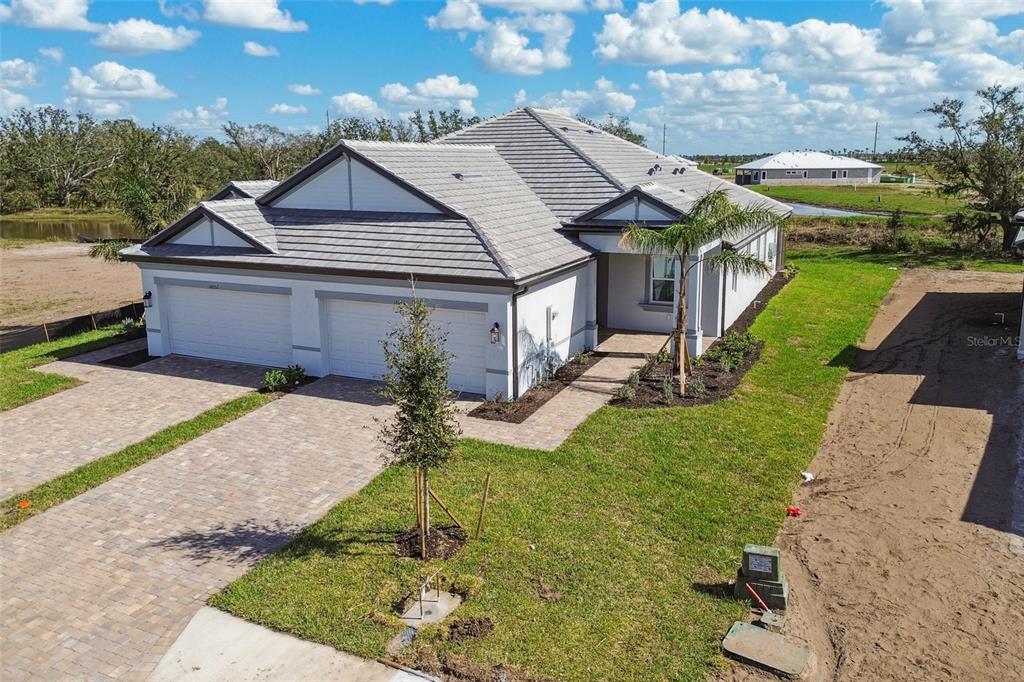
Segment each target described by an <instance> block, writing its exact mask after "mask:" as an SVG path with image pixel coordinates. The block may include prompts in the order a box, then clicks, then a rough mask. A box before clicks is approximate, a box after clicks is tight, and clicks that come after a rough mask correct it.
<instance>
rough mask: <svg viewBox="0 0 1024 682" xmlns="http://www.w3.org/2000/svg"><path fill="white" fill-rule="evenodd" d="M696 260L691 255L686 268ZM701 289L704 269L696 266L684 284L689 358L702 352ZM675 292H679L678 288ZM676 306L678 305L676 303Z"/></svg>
mask: <svg viewBox="0 0 1024 682" xmlns="http://www.w3.org/2000/svg"><path fill="white" fill-rule="evenodd" d="M698 260H700V255H696V256H694V255H691V256H690V262H689V263H688V264H687V267H690V266H692V265H693V264H694V263H696V262H697V261H698ZM703 288H704V268H703V267H701V266H697V267H695V268H693V269H692V270H690V274H689V276H688V277H687V282H686V350H687V351H689V353H690V357H691V358H695V357H697V356H698V355H700V354H701V353H702V352H704V349H703V347H702V343H701V342H702V340H703V338H704V329H703V328H702V327H701V323H700V311H701V304H702V303H703V299H704V296H703V294H704V292H703ZM676 291H677V292H678V291H679V287H678V286H677V287H676ZM676 305H679V303H678V302H677V303H676Z"/></svg>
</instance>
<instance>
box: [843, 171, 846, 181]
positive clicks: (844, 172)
mask: <svg viewBox="0 0 1024 682" xmlns="http://www.w3.org/2000/svg"><path fill="white" fill-rule="evenodd" d="M843 178H844V179H845V178H846V171H843Z"/></svg>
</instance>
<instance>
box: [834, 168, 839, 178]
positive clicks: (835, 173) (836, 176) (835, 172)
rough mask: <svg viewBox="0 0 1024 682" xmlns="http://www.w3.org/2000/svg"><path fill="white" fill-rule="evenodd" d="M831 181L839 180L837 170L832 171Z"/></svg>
mask: <svg viewBox="0 0 1024 682" xmlns="http://www.w3.org/2000/svg"><path fill="white" fill-rule="evenodd" d="M832 179H833V180H838V179H839V171H837V170H834V171H832Z"/></svg>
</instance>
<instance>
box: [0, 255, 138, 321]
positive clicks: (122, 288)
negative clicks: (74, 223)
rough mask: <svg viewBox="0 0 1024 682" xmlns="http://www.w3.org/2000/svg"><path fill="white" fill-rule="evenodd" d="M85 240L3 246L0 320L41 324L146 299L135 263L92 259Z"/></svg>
mask: <svg viewBox="0 0 1024 682" xmlns="http://www.w3.org/2000/svg"><path fill="white" fill-rule="evenodd" d="M88 248H89V247H88V246H87V245H85V244H71V243H63V242H61V243H53V244H36V245H32V246H24V247H21V248H15V249H3V250H0V325H2V326H5V327H6V326H12V325H27V324H40V323H42V322H50V321H54V320H61V319H64V318H66V317H74V316H75V315H82V314H85V313H89V312H95V311H100V310H109V309H111V308H116V307H118V306H120V305H124V304H126V303H132V302H133V301H138V300H140V299H141V298H142V291H141V289H142V283H141V279H140V278H139V269H138V267H136V266H135V265H134V264H132V263H108V262H105V261H103V260H99V259H95V258H89V256H88V253H87V252H88Z"/></svg>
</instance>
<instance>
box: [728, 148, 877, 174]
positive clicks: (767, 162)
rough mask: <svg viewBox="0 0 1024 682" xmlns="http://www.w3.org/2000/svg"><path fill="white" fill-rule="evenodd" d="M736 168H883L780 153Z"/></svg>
mask: <svg viewBox="0 0 1024 682" xmlns="http://www.w3.org/2000/svg"><path fill="white" fill-rule="evenodd" d="M736 168H737V169H739V170H772V169H777V170H782V169H788V170H792V169H794V168H800V169H824V170H828V169H831V168H881V166H880V165H878V164H877V163H870V162H868V161H861V160H860V159H854V158H852V157H849V156H835V155H833V154H825V153H823V152H779V153H778V154H772V155H771V156H766V157H764V158H763V159H757V160H756V161H751V162H750V163H745V164H743V165H741V166H736Z"/></svg>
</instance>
